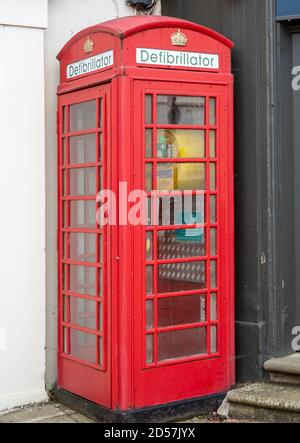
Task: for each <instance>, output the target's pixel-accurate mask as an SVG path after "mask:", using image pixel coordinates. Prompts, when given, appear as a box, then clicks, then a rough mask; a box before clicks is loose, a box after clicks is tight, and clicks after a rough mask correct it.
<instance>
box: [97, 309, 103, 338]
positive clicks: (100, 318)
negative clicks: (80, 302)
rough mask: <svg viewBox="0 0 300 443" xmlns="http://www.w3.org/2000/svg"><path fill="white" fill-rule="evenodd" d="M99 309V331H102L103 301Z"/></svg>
mask: <svg viewBox="0 0 300 443" xmlns="http://www.w3.org/2000/svg"><path fill="white" fill-rule="evenodd" d="M98 310H99V331H102V328H103V307H102V303H98Z"/></svg>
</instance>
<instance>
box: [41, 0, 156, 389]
mask: <svg viewBox="0 0 300 443" xmlns="http://www.w3.org/2000/svg"><path fill="white" fill-rule="evenodd" d="M114 3H117V8H115V7H114ZM117 13H118V14H119V16H120V17H121V16H124V15H132V14H134V13H135V10H134V9H133V8H131V7H128V6H126V1H125V0H116V2H114V1H113V0H49V9H48V14H49V16H48V18H49V20H48V29H47V30H46V33H45V75H46V77H45V78H46V233H47V236H46V251H47V252H46V272H47V275H46V287H47V327H46V385H47V387H48V388H49V389H51V387H52V386H53V384H54V383H55V382H56V352H57V348H56V342H57V335H56V321H57V320H56V314H57V277H56V273H57V267H56V214H57V212H56V211H57V207H56V164H57V163H56V89H57V85H58V83H59V64H58V62H57V60H56V55H57V54H58V52H59V51H60V50H61V48H62V47H63V46H64V44H65V43H66V42H67V41H68V40H69V39H70V38H71V37H72V36H73V35H74V34H76V33H77V32H79V31H81V30H82V29H84V28H86V27H88V26H91V25H94V24H97V23H101V22H103V21H106V20H110V19H113V18H115V17H116V14H117ZM153 13H154V14H160V0H159V1H158V3H157V6H156V8H155V11H153Z"/></svg>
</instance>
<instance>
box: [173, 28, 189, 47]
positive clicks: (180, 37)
mask: <svg viewBox="0 0 300 443" xmlns="http://www.w3.org/2000/svg"><path fill="white" fill-rule="evenodd" d="M171 42H172V45H173V46H186V44H187V42H188V38H187V36H186V35H185V34H184V33H183V32H181V31H180V29H178V31H177V32H175V34H172V35H171Z"/></svg>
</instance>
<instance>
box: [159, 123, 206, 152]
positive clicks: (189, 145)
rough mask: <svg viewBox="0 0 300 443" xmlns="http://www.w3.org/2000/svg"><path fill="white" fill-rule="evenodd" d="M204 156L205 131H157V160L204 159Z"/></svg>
mask: <svg viewBox="0 0 300 443" xmlns="http://www.w3.org/2000/svg"><path fill="white" fill-rule="evenodd" d="M204 156H205V132H204V131H203V130H187V129H158V130H157V158H203V157H204Z"/></svg>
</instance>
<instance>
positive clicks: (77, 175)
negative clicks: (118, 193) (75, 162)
mask: <svg viewBox="0 0 300 443" xmlns="http://www.w3.org/2000/svg"><path fill="white" fill-rule="evenodd" d="M69 171H70V194H71V195H74V196H78V195H96V169H95V168H76V169H70V170H69Z"/></svg>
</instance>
